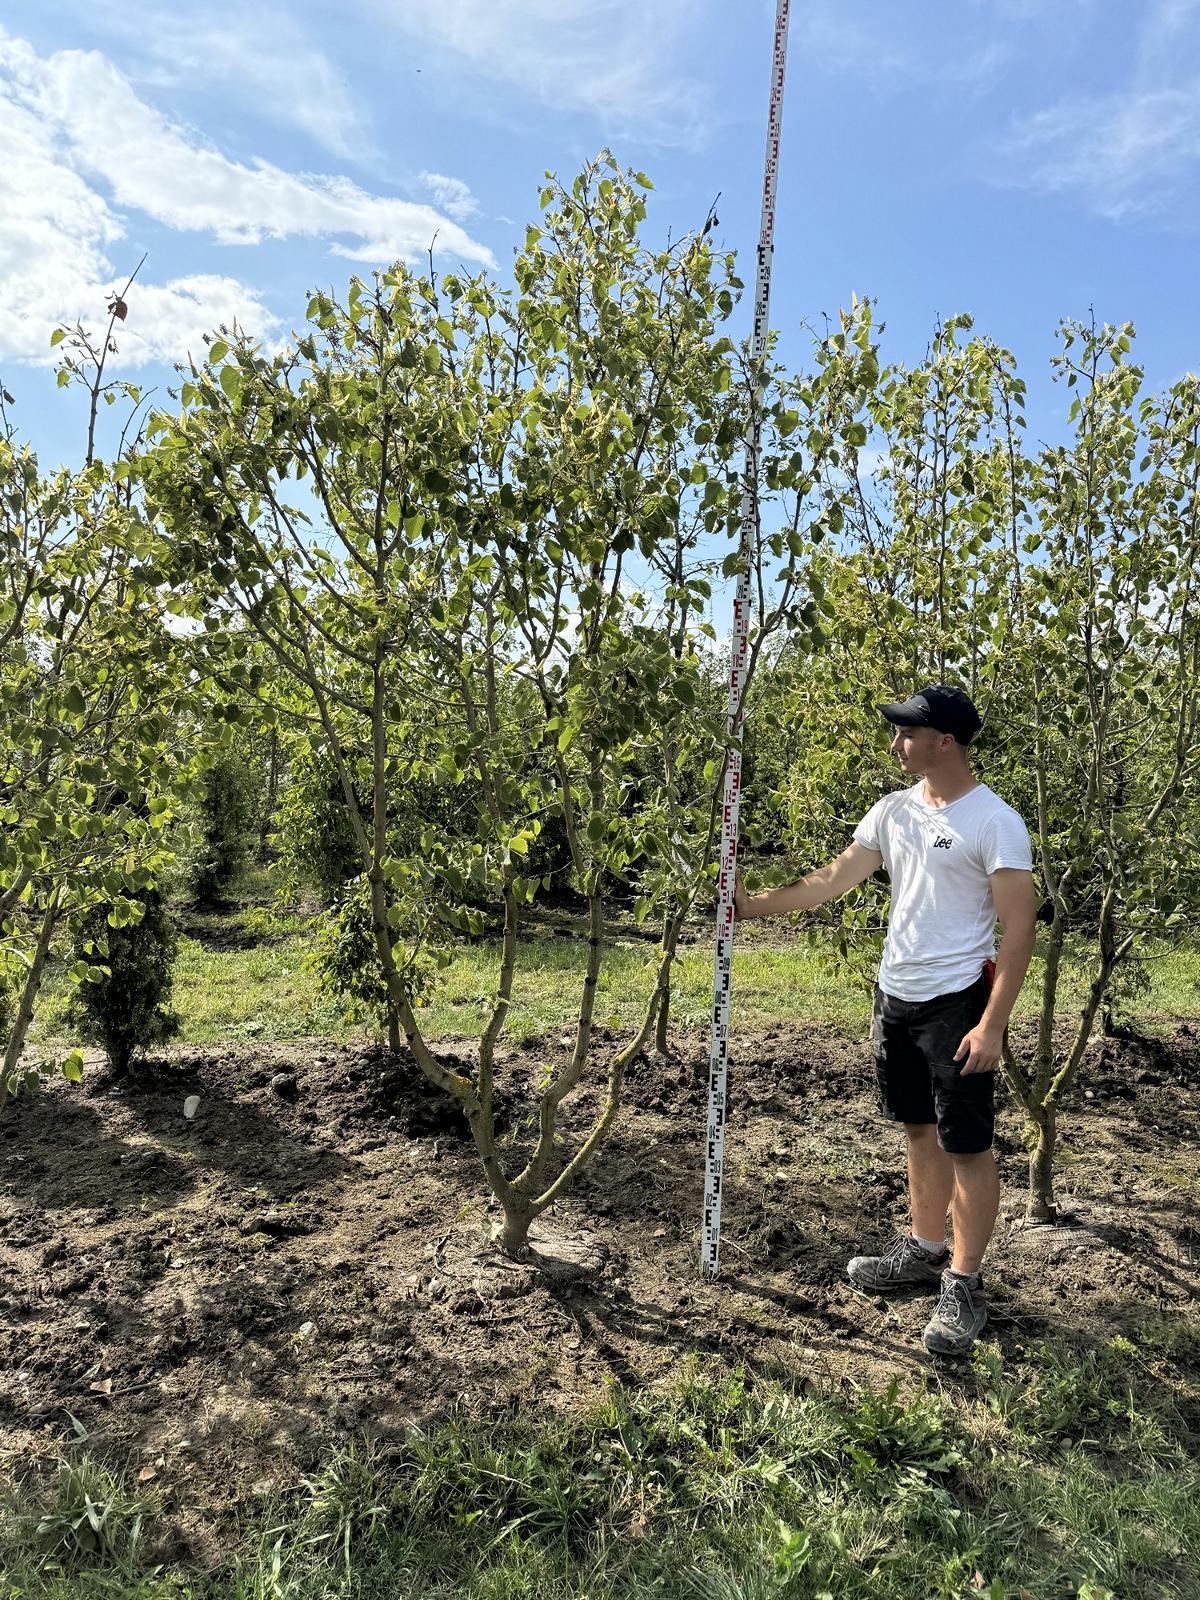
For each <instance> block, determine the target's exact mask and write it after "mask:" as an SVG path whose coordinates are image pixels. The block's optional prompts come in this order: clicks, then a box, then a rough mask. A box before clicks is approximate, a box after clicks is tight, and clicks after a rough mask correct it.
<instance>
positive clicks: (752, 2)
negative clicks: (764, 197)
mask: <svg viewBox="0 0 1200 1600" xmlns="http://www.w3.org/2000/svg"><path fill="white" fill-rule="evenodd" d="M773 18H774V4H773V3H767V0H341V3H340V4H338V5H331V4H329V3H328V0H326V3H323V4H313V3H309V0H258V3H247V0H206V3H203V4H200V3H196V0H175V3H173V4H170V5H167V4H161V3H158V0H153V3H152V0H123V3H122V4H121V5H120V6H113V7H101V6H98V5H96V4H95V0H87V3H84V0H0V375H2V376H3V379H4V382H5V384H6V386H7V387H8V389H9V390H10V391H11V392H12V393H13V394H14V395H15V396H16V399H17V404H16V407H15V410H14V416H15V418H16V419H17V421H18V424H19V426H20V429H21V431H22V432H23V433H24V434H26V435H27V436H28V437H29V438H31V439H32V440H33V442H34V443H35V444H36V445H37V446H38V448H39V450H40V452H41V453H42V455H43V458H44V459H45V460H46V461H47V464H49V463H50V462H51V461H54V462H57V461H58V460H61V459H78V457H79V455H80V453H81V433H82V430H81V415H82V413H81V407H80V404H79V402H78V401H77V400H75V399H73V398H72V397H70V396H66V397H64V396H63V395H62V394H61V393H60V392H59V391H57V390H56V389H55V387H54V376H53V372H52V370H51V369H50V366H49V361H50V353H49V348H48V340H49V333H50V330H51V328H52V327H54V326H55V325H56V324H57V323H60V322H63V321H70V320H73V319H74V318H76V317H83V318H84V320H85V321H86V320H89V319H94V318H95V317H96V315H97V313H98V312H100V311H101V309H102V306H103V300H104V295H105V291H106V290H108V289H109V288H111V287H112V286H113V285H114V284H115V283H116V282H118V281H120V280H121V279H123V277H124V276H125V275H126V274H127V273H128V271H129V270H130V269H131V268H132V266H133V265H134V264H135V263H136V262H137V260H138V257H139V256H140V255H141V253H142V251H143V250H146V251H148V252H149V257H148V260H147V262H146V265H145V267H144V268H143V269H142V274H141V278H140V280H139V285H138V286H137V287H136V288H135V290H134V293H133V294H132V295H131V297H130V315H129V320H128V323H127V325H126V326H125V327H124V328H123V329H122V331H121V340H120V343H121V358H120V359H121V362H122V363H123V367H124V370H125V371H126V372H127V374H128V375H130V376H136V377H137V378H138V379H139V380H140V381H143V382H149V383H157V384H160V385H163V384H166V383H168V382H169V381H170V379H171V365H170V364H171V362H172V361H173V360H174V359H177V358H179V357H180V356H182V355H183V354H184V352H185V351H186V350H187V349H188V348H193V349H195V348H197V347H198V344H199V339H200V335H201V333H202V332H203V331H204V330H206V329H207V328H209V327H211V326H213V325H215V323H216V322H218V321H220V320H222V319H224V318H228V317H230V316H232V315H237V316H238V317H239V318H240V319H241V320H243V321H244V322H245V323H246V325H247V326H249V327H250V328H252V329H255V330H257V331H261V332H263V333H265V334H269V335H274V336H278V335H280V334H281V333H286V331H287V329H288V328H290V327H292V326H294V325H295V324H296V323H297V322H298V320H299V319H300V317H302V315H303V309H304V305H305V301H306V297H307V291H308V290H309V288H310V287H312V286H315V285H324V284H334V285H338V286H341V285H344V284H345V282H346V280H347V278H348V277H349V275H350V273H351V272H353V271H369V270H370V268H371V267H373V266H375V265H382V264H384V263H385V262H386V261H387V260H389V259H391V258H393V257H394V256H397V255H406V256H408V257H410V258H412V259H419V258H420V257H421V256H422V255H423V254H424V251H425V249H426V247H427V245H428V242H429V239H430V238H431V237H432V235H433V234H434V232H435V231H436V232H437V235H438V246H439V252H440V260H439V264H440V265H441V266H442V267H445V268H447V269H448V268H450V267H452V266H454V265H456V264H457V263H458V262H466V263H467V264H468V265H471V266H479V265H491V264H494V265H495V267H496V269H497V270H498V271H499V272H500V273H502V274H503V273H504V272H505V271H506V270H507V264H508V263H509V261H510V260H511V255H512V250H513V246H514V244H515V243H516V241H517V240H518V239H520V238H521V237H522V236H523V233H524V226H525V223H526V221H527V220H528V219H529V218H530V217H531V216H532V215H533V214H534V212H535V209H536V196H537V188H538V184H539V180H540V179H541V176H542V173H543V171H544V169H546V168H547V167H550V168H554V169H556V170H558V171H559V172H560V173H563V174H569V173H570V172H572V171H573V170H575V169H576V168H577V167H578V166H579V165H580V164H581V163H582V162H583V161H584V160H585V159H587V158H588V157H589V156H590V155H592V154H594V153H595V152H596V150H597V149H599V148H600V147H601V146H602V145H605V144H608V145H610V146H611V147H612V148H613V149H614V151H615V152H616V154H617V156H618V157H619V158H620V159H621V160H622V161H623V162H625V163H626V164H627V165H631V166H634V167H638V168H642V169H644V170H645V171H646V172H648V173H649V174H650V176H651V177H652V178H653V180H654V182H655V185H656V193H655V195H654V196H653V209H652V212H651V227H652V228H653V229H654V230H656V231H657V232H659V233H661V234H665V233H666V232H667V230H668V229H669V230H672V231H674V232H675V233H679V232H680V231H683V230H686V229H688V228H690V227H694V226H696V225H698V224H699V223H700V222H702V220H703V218H704V215H705V212H706V210H707V208H708V205H709V203H710V201H711V200H712V199H713V197H714V196H715V195H716V194H717V193H718V191H719V192H720V194H721V200H720V203H719V206H718V210H719V214H720V219H721V222H720V228H719V235H720V237H721V239H722V241H723V242H724V243H725V244H727V245H732V246H736V247H737V248H738V249H739V250H740V251H742V252H743V253H744V255H743V259H744V263H745V268H746V270H745V272H744V273H743V276H744V277H745V278H746V279H747V281H748V282H749V280H750V277H751V273H750V257H751V254H752V251H753V246H754V242H755V238H756V234H757V225H758V200H759V191H760V185H761V171H762V147H763V132H764V119H765V112H766V88H767V73H768V67H769V54H770V46H771V36H772V28H773ZM1198 179H1200V0H1144V3H1139V0H794V7H793V25H792V38H791V50H790V55H789V63H788V92H787V101H786V109H785V114H784V140H783V158H782V171H781V180H780V207H779V222H778V234H777V253H776V276H775V293H774V303H773V307H772V321H773V323H774V324H775V325H776V326H777V327H779V328H780V329H781V330H782V335H783V340H784V345H783V350H784V354H785V355H791V356H793V357H795V358H799V355H800V350H801V345H800V338H801V333H800V330H801V327H802V325H803V324H804V323H805V322H806V321H808V322H814V321H816V320H818V319H819V318H820V317H821V316H822V314H824V313H827V312H832V313H836V310H837V307H838V306H839V304H843V303H846V302H848V300H849V297H850V293H851V290H855V291H857V292H858V293H859V294H860V295H864V294H865V295H870V296H872V297H875V298H876V299H877V300H878V302H879V315H880V316H881V317H882V318H883V319H884V321H885V322H886V323H887V333H886V335H885V339H884V354H885V357H887V356H894V357H899V358H903V359H915V358H917V357H918V356H919V355H920V353H921V351H922V350H923V348H924V346H925V344H926V341H927V339H928V336H929V332H930V329H931V327H932V326H933V324H934V321H935V319H936V318H937V317H938V316H939V315H940V316H946V315H949V314H950V313H952V312H955V311H959V310H969V311H971V312H972V313H973V314H974V316H975V319H976V325H977V327H978V328H980V329H981V330H983V331H986V332H988V333H990V334H992V335H993V336H994V337H995V338H997V339H998V340H1000V341H1002V342H1003V343H1006V344H1008V345H1010V346H1011V347H1012V348H1013V349H1014V350H1015V351H1016V352H1017V355H1018V357H1019V358H1020V360H1021V363H1022V367H1023V369H1024V371H1025V375H1026V377H1027V379H1028V380H1029V382H1030V384H1031V388H1032V390H1033V393H1034V403H1033V406H1032V409H1031V416H1030V420H1031V423H1032V424H1033V425H1034V427H1035V430H1036V431H1037V432H1038V433H1040V434H1041V435H1043V436H1053V435H1054V434H1056V433H1057V432H1058V427H1059V424H1058V421H1057V417H1058V413H1059V411H1060V409H1062V407H1060V405H1059V402H1058V398H1057V396H1056V395H1055V394H1053V393H1052V392H1051V388H1050V384H1049V374H1048V367H1047V360H1048V357H1049V356H1050V354H1051V352H1052V350H1053V348H1054V340H1053V330H1054V326H1055V323H1056V321H1057V319H1058V318H1059V317H1060V316H1062V315H1064V314H1071V315H1076V316H1086V315H1087V314H1088V310H1089V307H1092V306H1094V307H1095V311H1096V314H1097V316H1098V317H1100V318H1102V319H1108V320H1114V321H1121V320H1124V319H1126V318H1130V319H1132V320H1133V321H1134V322H1135V324H1136V325H1137V329H1138V333H1139V342H1138V347H1137V348H1138V354H1139V357H1140V359H1141V360H1142V361H1143V363H1144V364H1145V365H1146V367H1147V372H1148V378H1149V380H1150V382H1151V383H1153V384H1156V385H1158V384H1164V383H1167V382H1170V381H1171V380H1172V379H1173V378H1174V377H1176V376H1178V375H1179V374H1180V373H1182V372H1183V371H1185V370H1188V369H1194V368H1195V367H1196V366H1197V365H1198V364H1200V348H1198V347H1200V305H1198V300H1197V294H1196V280H1197V270H1196V247H1197V242H1198V235H1200V226H1198V225H1200V204H1198V202H1200V181H1198ZM747 325H748V317H746V316H744V317H743V318H742V321H741V327H742V329H743V330H744V328H745V327H746V326H747Z"/></svg>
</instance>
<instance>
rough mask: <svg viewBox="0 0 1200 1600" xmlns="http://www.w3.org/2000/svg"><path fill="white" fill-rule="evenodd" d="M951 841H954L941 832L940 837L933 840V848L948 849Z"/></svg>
mask: <svg viewBox="0 0 1200 1600" xmlns="http://www.w3.org/2000/svg"><path fill="white" fill-rule="evenodd" d="M953 843H954V840H953V839H950V838H948V837H947V836H946V835H945V834H942V836H941V837H940V838H938V839H935V840H934V841H933V848H934V849H935V850H949V848H950V846H951V845H952V844H953Z"/></svg>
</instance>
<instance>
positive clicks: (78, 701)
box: [63, 683, 87, 717]
mask: <svg viewBox="0 0 1200 1600" xmlns="http://www.w3.org/2000/svg"><path fill="white" fill-rule="evenodd" d="M63 703H64V704H65V706H66V708H67V710H68V711H69V712H70V713H71V715H72V716H73V717H81V716H83V714H84V712H85V711H86V710H87V701H86V700H85V699H84V698H83V690H82V689H81V688H80V687H79V685H78V684H77V683H73V684H71V685H70V686H69V687H68V689H67V692H66V694H65V695H64V696H63Z"/></svg>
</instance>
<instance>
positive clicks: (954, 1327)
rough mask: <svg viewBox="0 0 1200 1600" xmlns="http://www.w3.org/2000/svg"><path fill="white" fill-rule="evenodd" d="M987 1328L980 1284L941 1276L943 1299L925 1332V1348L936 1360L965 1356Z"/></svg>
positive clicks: (949, 1276)
mask: <svg viewBox="0 0 1200 1600" xmlns="http://www.w3.org/2000/svg"><path fill="white" fill-rule="evenodd" d="M986 1325H987V1297H986V1295H985V1294H984V1292H983V1283H982V1281H980V1282H978V1283H974V1284H972V1283H968V1282H966V1281H965V1280H964V1279H962V1278H957V1277H955V1276H954V1274H953V1273H951V1272H945V1273H943V1274H942V1297H941V1299H940V1300H939V1301H938V1305H937V1310H936V1311H935V1312H934V1313H933V1316H932V1317H931V1318H930V1320H929V1326H928V1327H927V1328H926V1329H925V1348H926V1350H928V1351H929V1352H930V1353H931V1354H932V1355H935V1356H965V1355H968V1354H969V1353H970V1350H971V1347H972V1346H973V1345H974V1343H975V1341H976V1339H978V1337H979V1335H980V1334H981V1333H982V1332H983V1330H984V1328H985V1327H986Z"/></svg>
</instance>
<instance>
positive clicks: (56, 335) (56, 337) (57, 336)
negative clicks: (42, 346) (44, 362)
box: [50, 328, 67, 350]
mask: <svg viewBox="0 0 1200 1600" xmlns="http://www.w3.org/2000/svg"><path fill="white" fill-rule="evenodd" d="M66 337H67V330H66V329H65V328H55V330H54V332H53V333H52V334H51V335H50V348H51V350H53V349H54V346H55V345H56V344H61V343H62V342H63V340H64V339H65V338H66Z"/></svg>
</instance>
